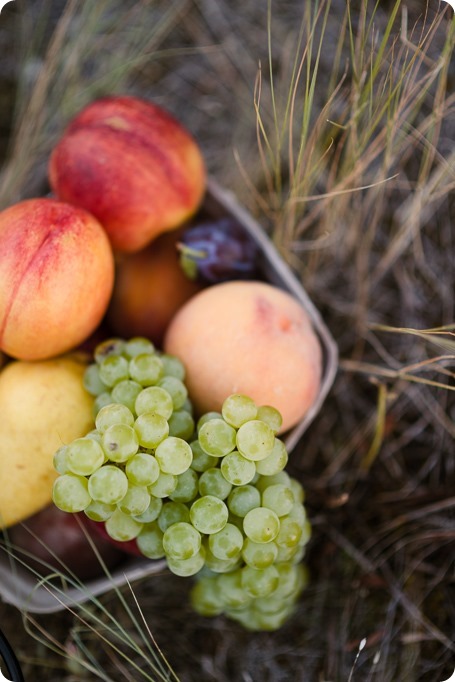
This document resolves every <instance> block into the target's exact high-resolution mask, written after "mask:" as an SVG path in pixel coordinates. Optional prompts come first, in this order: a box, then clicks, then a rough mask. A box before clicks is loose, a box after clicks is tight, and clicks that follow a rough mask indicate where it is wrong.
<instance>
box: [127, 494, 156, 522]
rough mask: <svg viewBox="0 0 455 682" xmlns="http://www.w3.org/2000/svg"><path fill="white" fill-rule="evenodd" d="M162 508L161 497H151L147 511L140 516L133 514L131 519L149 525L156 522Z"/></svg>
mask: <svg viewBox="0 0 455 682" xmlns="http://www.w3.org/2000/svg"><path fill="white" fill-rule="evenodd" d="M162 508H163V500H162V499H161V497H153V496H151V497H150V503H149V506H148V507H147V509H146V510H145V511H144V512H142V514H133V518H135V519H136V521H140V522H141V523H146V524H147V523H151V522H152V521H156V520H157V519H158V517H159V515H160V514H161V510H162Z"/></svg>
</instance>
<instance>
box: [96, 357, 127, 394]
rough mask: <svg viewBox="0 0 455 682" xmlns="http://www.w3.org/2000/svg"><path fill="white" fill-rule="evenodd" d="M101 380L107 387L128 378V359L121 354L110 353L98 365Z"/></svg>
mask: <svg viewBox="0 0 455 682" xmlns="http://www.w3.org/2000/svg"><path fill="white" fill-rule="evenodd" d="M98 371H99V376H100V379H101V381H102V382H103V383H104V384H105V385H106V386H109V387H112V386H115V384H118V382H119V381H124V380H125V379H128V378H129V371H128V360H127V359H126V358H124V357H123V355H110V356H108V357H107V358H104V360H102V362H101V363H100V364H99V365H98Z"/></svg>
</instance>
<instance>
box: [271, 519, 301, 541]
mask: <svg viewBox="0 0 455 682" xmlns="http://www.w3.org/2000/svg"><path fill="white" fill-rule="evenodd" d="M302 532H303V529H302V526H301V525H300V524H299V523H298V521H295V520H294V519H292V518H288V517H283V518H281V519H280V530H279V532H278V533H277V535H276V537H275V542H276V544H277V545H278V547H281V546H285V547H296V545H298V544H299V541H300V538H301V537H302Z"/></svg>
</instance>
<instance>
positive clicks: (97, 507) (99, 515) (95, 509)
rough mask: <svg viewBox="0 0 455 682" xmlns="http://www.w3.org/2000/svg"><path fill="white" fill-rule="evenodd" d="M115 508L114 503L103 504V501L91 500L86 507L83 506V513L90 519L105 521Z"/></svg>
mask: <svg viewBox="0 0 455 682" xmlns="http://www.w3.org/2000/svg"><path fill="white" fill-rule="evenodd" d="M116 509H117V507H116V505H115V504H104V502H97V501H96V500H92V501H91V502H90V504H89V505H88V507H85V509H84V514H85V515H86V516H88V518H89V519H92V521H107V520H108V518H109V517H110V516H111V515H112V513H113V512H114V511H115V510H116Z"/></svg>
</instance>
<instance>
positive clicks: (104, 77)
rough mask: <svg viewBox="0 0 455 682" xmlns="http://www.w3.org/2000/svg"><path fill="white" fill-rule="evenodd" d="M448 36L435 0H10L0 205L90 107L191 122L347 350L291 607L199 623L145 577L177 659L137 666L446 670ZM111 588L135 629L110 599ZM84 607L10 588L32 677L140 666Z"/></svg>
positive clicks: (326, 677) (452, 96)
mask: <svg viewBox="0 0 455 682" xmlns="http://www.w3.org/2000/svg"><path fill="white" fill-rule="evenodd" d="M454 45H455V20H454V18H453V11H452V10H451V9H450V7H449V6H448V5H447V3H445V2H438V1H436V0H431V1H430V0H428V1H426V0H407V1H405V0H382V1H381V2H374V1H373V0H358V1H352V2H346V1H342V0H332V1H330V0H320V1H319V0H312V1H311V2H310V1H309V0H308V1H306V0H270V2H267V0H242V1H241V2H240V1H238V0H167V1H164V0H163V1H160V0H149V1H148V0H142V1H136V0H97V2H94V1H93V0H88V1H87V2H84V3H82V2H78V1H77V0H72V1H71V0H69V1H68V2H66V1H65V2H64V1H57V0H52V1H51V0H36V1H32V0H30V1H26V0H15V1H14V2H9V3H7V5H6V6H5V8H4V9H3V10H2V12H1V14H0V55H1V58H0V163H1V168H0V207H2V208H4V207H6V206H8V205H10V204H12V203H14V202H15V201H18V200H19V199H22V198H25V197H29V196H36V195H38V194H40V193H42V192H43V191H46V166H47V160H48V155H49V152H50V150H51V149H52V146H53V145H54V144H55V142H56V140H57V139H58V138H59V136H60V135H61V133H62V131H63V129H64V127H65V125H66V123H67V122H68V120H69V119H70V118H71V116H73V115H74V114H75V113H76V112H77V111H78V110H79V109H80V108H82V106H84V105H85V104H86V103H87V102H89V101H91V100H92V99H94V98H96V97H98V96H101V95H104V94H111V93H130V94H135V95H140V96H143V97H146V98H148V99H150V100H152V101H154V102H156V103H158V104H160V105H162V106H163V107H165V108H166V109H168V110H169V111H171V112H172V113H173V114H174V115H175V116H176V117H177V118H178V119H179V120H180V121H181V122H182V123H183V124H184V125H185V126H186V127H187V128H188V129H189V130H190V131H191V132H192V134H193V135H194V136H195V138H196V139H197V141H198V143H199V144H200V146H201V148H202V150H203V153H204V156H205V159H206V163H207V166H208V169H209V172H210V174H211V175H212V176H213V177H214V178H215V179H216V180H217V181H218V183H219V184H220V185H222V186H223V187H226V188H227V189H229V190H231V191H233V192H234V193H235V194H236V196H237V197H238V199H239V201H240V202H241V203H242V204H244V205H245V206H246V207H247V208H248V210H249V211H251V213H252V214H253V215H254V216H255V217H256V218H257V220H258V221H259V222H260V223H261V225H262V226H263V228H264V231H265V232H266V233H267V234H268V235H269V236H270V238H271V239H272V240H273V242H274V244H275V246H276V248H277V250H278V251H279V252H280V254H281V255H282V257H283V258H284V259H285V260H286V261H287V263H289V265H290V266H291V267H292V268H293V270H294V271H295V273H296V275H297V276H298V278H299V279H300V281H301V282H302V284H303V286H304V288H305V289H306V291H307V292H308V294H309V296H310V297H311V299H312V300H313V302H314V303H315V305H316V307H317V308H318V309H319V310H320V312H321V314H322V316H323V318H324V321H325V322H326V324H327V326H328V327H329V329H330V330H331V332H332V334H333V336H334V338H335V340H336V342H337V344H338V346H339V351H340V365H339V371H338V374H337V377H336V380H335V383H334V386H333V388H332V390H331V392H330V395H329V397H328V399H327V400H326V402H325V404H324V405H323V407H322V410H321V412H320V414H319V415H318V417H317V418H316V420H315V421H314V422H313V424H312V425H311V426H310V428H309V430H308V431H307V433H306V434H305V436H304V438H303V439H302V442H301V443H299V445H298V446H297V447H296V449H295V450H294V451H293V453H292V456H291V459H290V470H291V472H292V474H293V475H294V476H296V477H297V478H298V479H299V480H300V481H301V483H302V484H303V486H304V488H305V491H306V506H307V510H308V514H309V518H310V521H311V523H312V527H313V535H312V539H311V541H310V545H309V547H308V551H307V556H306V558H305V561H306V563H307V565H308V568H309V573H310V582H309V586H308V588H307V589H306V590H305V591H304V593H303V595H302V598H301V600H300V602H299V607H298V609H297V612H296V613H295V615H294V617H293V618H292V619H291V620H290V621H289V622H288V623H287V624H286V625H285V626H283V628H281V629H280V630H278V631H277V632H273V633H249V632H246V631H244V630H242V628H241V626H240V625H237V624H234V623H232V622H229V621H227V620H225V619H223V618H221V617H218V618H215V619H204V618H202V617H199V616H195V615H194V613H193V612H192V611H191V608H190V606H189V604H188V600H187V594H188V586H187V584H186V582H187V581H185V580H180V579H178V578H177V577H176V576H171V575H168V574H165V575H160V576H155V577H153V578H152V579H148V580H147V581H144V582H138V583H135V584H134V585H133V589H134V597H135V599H136V600H137V602H138V603H139V605H140V608H141V610H142V612H143V614H144V617H145V619H146V621H147V624H148V627H149V628H150V631H151V633H152V635H153V638H154V639H155V640H156V643H157V645H158V646H159V648H160V649H161V651H162V652H163V654H164V656H165V657H166V659H167V661H168V663H169V665H170V666H171V667H172V668H173V670H174V673H175V676H174V677H172V676H170V677H163V674H164V673H160V674H158V673H156V672H151V673H150V678H149V679H153V680H155V679H179V680H182V682H184V681H185V682H186V681H191V682H195V681H196V680H197V681H198V682H209V681H213V680H216V681H217V682H223V681H226V682H237V681H239V682H252V681H254V682H280V681H284V680H286V681H287V680H289V681H291V680H299V681H301V682H322V681H325V682H329V681H330V682H334V681H337V682H338V681H341V680H343V681H348V680H349V681H351V680H359V681H362V682H363V681H365V680H374V681H378V682H379V681H380V682H396V681H397V680H400V681H402V682H413V681H416V682H421V681H422V682H441V680H445V679H447V678H448V677H450V675H451V674H452V672H453V670H454V667H455V644H454V641H455V637H454V635H455V592H454V578H455V575H454V564H455V561H454V559H455V552H454V540H455V530H454V528H455V524H454V507H455V497H454V489H455V488H454V483H455V456H454V454H455V448H454V435H455V402H454V398H453V396H454V390H455V384H454V374H453V367H454V359H455V338H454V331H455V324H454V322H455V321H454V271H455V255H454V254H455V249H454V246H455V244H454V241H455V231H454V224H455V222H454V219H455V198H454V197H455V195H454V188H455V145H454V140H455V90H454V84H455V61H454V56H453V49H454ZM124 599H125V600H127V602H128V603H130V604H131V605H133V606H134V604H135V601H134V599H133V597H132V595H131V592H130V590H129V589H125V593H124ZM103 603H104V604H105V605H106V606H107V608H108V609H109V611H110V612H111V613H113V614H114V615H115V617H116V618H117V619H118V622H119V624H120V625H121V626H122V627H123V628H125V630H127V629H128V628H129V627H130V618H129V616H128V614H127V613H126V612H125V610H124V605H123V604H122V602H121V600H120V599H119V597H118V595H117V594H115V593H114V594H109V595H106V596H105V597H103ZM84 617H85V616H84V613H82V615H81V614H79V615H77V614H75V613H71V612H69V611H63V612H62V613H59V614H55V615H52V616H42V617H28V616H27V615H26V614H25V615H24V614H20V613H19V612H18V611H17V610H15V609H14V608H13V607H10V606H7V605H4V604H0V622H1V624H2V628H3V629H4V630H5V631H6V632H7V633H8V636H9V638H10V640H11V643H12V644H13V646H14V648H15V651H16V653H17V656H18V658H19V660H20V661H21V664H22V667H23V670H24V674H25V678H26V679H27V680H28V679H30V680H32V679H46V680H50V681H52V682H53V681H54V680H55V681H57V680H59V681H62V680H65V681H66V682H70V681H71V682H77V681H82V680H92V679H105V680H114V681H116V680H120V679H122V680H123V679H131V680H134V679H137V678H135V675H134V673H133V671H132V670H131V669H128V667H125V666H124V664H123V663H122V661H121V657H119V656H118V655H117V654H116V653H115V652H113V651H112V650H111V649H110V648H109V647H107V646H105V643H104V642H103V640H102V639H101V638H100V637H99V636H97V633H96V632H93V630H92V629H91V628H90V627H88V626H87V623H86V622H84ZM44 633H47V634H44ZM52 639H54V640H55V641H54V644H52ZM55 642H60V643H64V653H65V656H63V655H61V654H60V653H58V652H57V651H53V649H56V648H57V647H55ZM359 647H360V649H359ZM81 659H82V660H85V661H89V662H90V666H89V667H88V668H87V666H85V667H84V665H83V664H82V663H81Z"/></svg>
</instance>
